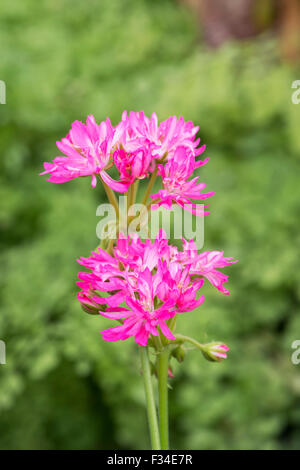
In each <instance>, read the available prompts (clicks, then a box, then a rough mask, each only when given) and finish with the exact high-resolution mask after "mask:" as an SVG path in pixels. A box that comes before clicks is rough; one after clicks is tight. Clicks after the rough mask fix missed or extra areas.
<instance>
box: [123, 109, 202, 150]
mask: <svg viewBox="0 0 300 470" xmlns="http://www.w3.org/2000/svg"><path fill="white" fill-rule="evenodd" d="M120 127H121V135H122V136H121V143H122V146H123V148H124V149H125V150H126V151H127V152H132V151H135V150H137V149H140V148H145V147H150V149H151V152H152V155H153V157H154V158H158V159H161V158H163V157H165V156H166V157H167V159H171V158H172V156H173V155H174V153H175V151H176V149H177V148H178V147H179V146H181V147H185V148H186V149H187V150H189V152H190V153H192V154H193V155H195V156H197V155H199V154H200V153H201V152H202V151H203V150H204V148H205V147H202V148H200V149H197V146H198V145H199V142H200V139H195V136H196V134H197V132H198V130H199V127H197V126H194V124H193V123H192V121H188V122H186V121H184V119H183V117H180V118H179V119H178V118H177V117H176V116H171V117H169V118H168V119H167V120H165V121H163V122H161V123H160V124H158V118H157V115H156V114H155V113H153V114H152V115H151V118H150V119H149V118H148V117H147V116H145V114H144V112H143V111H140V112H133V111H131V112H130V113H129V115H127V111H124V113H123V115H122V121H121V123H120Z"/></svg>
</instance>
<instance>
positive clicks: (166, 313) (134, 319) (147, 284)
mask: <svg viewBox="0 0 300 470" xmlns="http://www.w3.org/2000/svg"><path fill="white" fill-rule="evenodd" d="M161 281H162V280H161V279H157V276H155V275H154V276H153V277H152V276H151V273H150V270H149V269H148V268H146V269H145V271H142V272H140V273H139V274H138V278H137V292H138V293H139V298H138V299H135V298H133V297H127V298H126V304H127V305H128V307H129V308H130V310H128V309H126V308H122V309H119V310H118V309H116V308H115V309H108V310H106V312H102V315H103V316H105V317H108V318H112V319H122V320H124V322H123V324H122V325H121V326H115V327H113V328H108V329H107V330H103V331H101V333H102V335H103V339H104V340H106V341H119V340H125V339H127V338H129V337H130V336H134V338H135V341H136V343H138V344H140V345H141V346H146V345H147V342H148V339H149V335H150V334H152V335H153V336H158V335H159V331H158V330H157V328H158V327H159V328H160V330H161V332H162V333H163V335H164V336H166V337H167V338H168V339H170V340H174V339H175V337H174V335H173V334H172V332H171V330H170V329H169V327H168V325H167V323H166V320H169V319H170V318H172V316H174V315H175V313H176V310H175V308H174V307H175V303H176V299H175V297H174V296H173V297H172V296H170V298H169V299H168V300H167V301H166V302H163V303H162V304H161V305H160V306H159V307H158V308H155V306H154V298H155V297H156V293H157V292H156V290H157V288H158V285H159V282H161Z"/></svg>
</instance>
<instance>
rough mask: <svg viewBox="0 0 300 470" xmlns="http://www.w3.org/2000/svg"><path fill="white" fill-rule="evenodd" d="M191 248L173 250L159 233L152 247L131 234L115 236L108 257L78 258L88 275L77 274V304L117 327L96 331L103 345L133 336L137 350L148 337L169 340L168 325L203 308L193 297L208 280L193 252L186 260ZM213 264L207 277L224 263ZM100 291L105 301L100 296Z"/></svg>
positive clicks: (101, 252) (102, 254)
mask: <svg viewBox="0 0 300 470" xmlns="http://www.w3.org/2000/svg"><path fill="white" fill-rule="evenodd" d="M191 246H192V244H191V243H188V242H186V241H184V250H183V251H180V250H178V249H177V248H176V247H173V246H172V245H170V244H169V243H168V240H167V238H166V234H165V232H164V231H163V230H160V232H159V234H158V236H157V237H156V239H155V240H154V241H153V242H152V241H151V240H146V241H142V240H141V239H140V238H139V237H138V236H137V235H136V234H133V235H129V236H128V237H125V236H124V235H122V234H120V235H119V238H118V240H117V243H116V246H115V248H114V250H113V254H112V255H109V254H108V253H106V252H105V251H104V250H102V249H99V250H98V252H97V253H96V252H95V253H92V255H91V256H90V257H88V258H80V260H79V263H80V264H82V265H83V266H85V267H86V268H88V269H89V270H90V271H91V272H80V273H79V278H80V281H79V282H78V283H77V284H78V285H79V287H81V289H82V291H81V294H80V297H79V300H80V299H82V300H83V301H84V303H85V304H86V306H87V307H88V308H93V309H94V308H95V304H98V305H99V314H101V315H102V316H104V317H108V318H111V319H115V320H118V321H121V323H122V324H121V325H118V326H115V327H113V328H109V329H107V330H104V331H102V334H103V339H105V340H107V341H118V340H124V339H127V338H129V337H131V336H133V337H134V338H135V341H136V342H137V343H138V344H141V345H145V344H147V342H148V339H149V335H153V336H157V335H158V334H162V335H163V336H165V337H166V338H167V339H168V340H171V341H172V340H174V339H175V336H176V335H175V336H174V333H173V332H172V331H171V329H170V320H171V319H172V318H173V317H174V316H175V315H177V314H179V313H184V312H189V311H191V310H194V309H195V308H197V307H199V306H200V305H202V304H203V302H204V296H203V295H200V296H199V295H198V293H199V291H200V290H201V288H202V286H203V283H204V279H205V278H209V266H208V265H207V266H206V270H205V272H204V271H203V270H199V269H198V268H199V266H198V263H199V259H200V258H199V257H200V256H201V255H198V254H197V252H196V253H194V254H193V257H192V258H191V259H190V260H188V259H187V253H188V252H189V251H188V248H187V247H191ZM205 253H206V254H205V256H206V257H207V256H209V255H208V254H207V253H209V252H205ZM212 253H214V252H212ZM212 257H213V258H214V257H215V255H213V256H212ZM218 259H219V261H216V262H215V263H212V264H211V265H210V269H211V272H212V273H213V274H215V273H214V270H215V267H216V266H218V267H220V266H221V265H224V266H225V265H226V262H225V261H224V260H225V259H224V260H223V261H221V259H220V258H218ZM198 271H199V272H198ZM220 274H222V273H220ZM95 291H99V292H100V293H99V294H95ZM101 291H102V292H106V293H107V295H106V296H105V297H103V296H101ZM87 299H90V304H89V303H88V300H87ZM124 304H125V305H126V306H124Z"/></svg>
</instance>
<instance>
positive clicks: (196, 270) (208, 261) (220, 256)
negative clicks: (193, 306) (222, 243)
mask: <svg viewBox="0 0 300 470" xmlns="http://www.w3.org/2000/svg"><path fill="white" fill-rule="evenodd" d="M180 257H181V260H182V262H183V263H186V264H188V265H190V272H191V274H194V275H198V276H199V275H200V276H203V277H205V278H206V279H207V280H208V281H209V282H210V283H211V284H212V285H213V286H215V287H216V288H217V289H218V290H219V291H220V292H222V293H223V294H227V295H228V294H229V293H230V292H229V290H228V289H226V288H225V287H224V285H223V284H224V283H225V282H227V281H228V276H227V275H226V274H224V273H222V272H221V271H218V269H217V268H225V267H226V266H229V265H231V264H234V263H237V260H234V259H233V258H225V257H224V251H203V252H202V253H199V254H197V247H196V244H195V242H194V241H193V240H190V241H189V242H187V241H186V240H183V252H182V254H181V255H180Z"/></svg>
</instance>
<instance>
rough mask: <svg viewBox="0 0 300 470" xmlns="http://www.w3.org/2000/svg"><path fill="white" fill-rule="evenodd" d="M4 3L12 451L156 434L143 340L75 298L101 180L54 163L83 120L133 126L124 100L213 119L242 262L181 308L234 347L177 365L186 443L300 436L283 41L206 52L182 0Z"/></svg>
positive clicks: (216, 165) (127, 443)
mask: <svg viewBox="0 0 300 470" xmlns="http://www.w3.org/2000/svg"><path fill="white" fill-rule="evenodd" d="M0 12H1V17H0V43H1V64H0V79H1V80H4V81H5V82H6V86H7V98H6V101H7V104H6V105H1V106H0V146H1V161H0V166H1V173H0V180H1V186H0V199H1V208H0V227H1V240H0V246H1V255H0V258H1V266H2V268H1V278H0V289H1V296H0V308H1V314H0V339H3V340H4V341H5V342H6V347H7V358H6V360H7V364H6V365H0V411H1V413H0V427H1V429H2V433H1V436H0V448H4V449H11V448H17V449H30V448H44V449H78V448H84V449H93V448H99V449H110V448H137V449H140V448H146V447H148V434H147V431H146V422H145V418H146V415H145V410H144V396H143V388H142V380H141V377H140V373H139V362H138V355H137V348H136V347H135V345H134V344H133V342H132V341H127V342H124V343H120V344H119V343H116V344H110V343H105V342H103V341H102V340H101V336H100V334H99V330H101V329H103V328H105V327H107V326H109V325H111V322H110V321H109V320H105V319H102V318H100V317H99V318H98V317H97V318H95V317H91V316H88V315H85V314H84V313H83V312H82V310H81V309H80V306H79V305H78V303H77V301H76V297H75V296H76V286H75V280H76V276H77V271H78V265H77V264H76V258H77V257H79V256H81V255H83V256H86V255H87V254H88V253H89V251H90V250H91V249H93V248H94V247H95V246H96V244H97V239H96V234H95V228H96V224H97V222H98V220H97V218H96V215H95V212H96V207H97V205H98V204H99V203H100V202H101V201H102V200H103V193H102V190H101V188H100V186H98V187H97V188H96V189H95V190H93V189H92V188H91V186H90V179H80V180H77V181H73V182H70V183H66V184H64V185H53V184H50V183H46V182H45V177H39V176H38V173H39V172H40V171H41V169H42V162H43V161H50V160H52V158H53V157H54V156H56V155H57V150H56V147H55V140H57V139H60V138H61V137H63V136H64V135H65V134H66V133H67V131H68V129H69V127H70V124H71V122H72V121H73V120H75V119H80V120H84V119H85V117H86V115H87V114H94V115H95V117H96V119H97V120H98V121H100V120H101V119H103V118H105V117H106V116H110V117H111V119H112V121H113V122H114V123H116V122H117V121H118V120H119V119H120V115H121V112H122V111H123V109H128V110H131V109H133V110H140V109H144V110H145V112H146V113H151V112H152V111H156V112H157V113H158V115H159V117H160V119H161V120H162V119H165V118H166V117H168V116H169V115H170V114H176V115H183V116H184V117H185V119H192V120H194V122H195V123H197V124H200V127H201V129H200V135H201V138H202V141H203V142H205V143H206V144H207V145H208V150H207V154H208V155H210V156H211V161H210V163H209V164H208V165H207V166H206V167H205V168H204V169H203V170H201V176H202V177H203V181H205V182H207V187H208V190H209V191H210V190H213V191H216V195H215V196H214V198H213V199H212V200H211V205H210V209H211V214H210V215H209V216H208V217H206V219H205V249H224V250H225V255H227V256H234V257H235V258H238V259H239V260H240V262H239V263H238V264H237V265H234V266H232V267H231V268H228V270H227V272H228V274H230V286H229V287H230V289H231V295H230V296H229V297H228V296H223V295H222V294H220V293H219V292H217V291H216V290H214V289H213V288H212V287H209V286H207V287H206V288H205V294H206V301H205V303H204V305H203V306H201V308H199V310H198V311H196V312H193V313H187V314H182V316H181V319H180V322H179V329H180V331H181V332H182V333H186V334H192V335H193V336H195V337H196V338H198V339H199V340H200V341H211V340H223V341H225V342H226V343H227V344H229V345H230V347H231V352H230V355H229V359H228V360H227V361H226V362H224V363H222V364H211V363H208V362H206V361H204V360H203V358H202V356H201V355H200V354H198V353H197V352H196V351H191V352H189V354H188V355H187V358H186V360H185V362H184V364H181V365H180V366H179V365H177V366H176V364H174V368H175V378H174V379H172V387H173V390H172V391H171V392H170V410H171V442H172V443H173V448H176V447H177V448H186V449H191V448H195V449H204V448H206V449H240V448H246V449H254V448H259V449H278V448H297V447H299V439H300V365H299V366H296V365H293V364H292V363H291V359H290V358H291V353H292V349H291V343H292V341H293V340H295V339H300V315H299V313H300V312H299V310H300V308H299V298H300V289H299V285H300V282H299V281H300V274H299V268H298V264H299V248H300V234H299V216H300V185H299V155H300V132H299V125H300V121H299V117H300V105H299V106H297V105H293V104H292V103H291V91H292V90H291V83H292V81H293V80H295V79H297V78H299V75H300V73H299V72H300V71H299V70H298V76H297V71H296V70H291V69H289V68H287V67H285V66H283V65H282V64H280V62H279V61H278V58H277V54H276V44H273V43H272V41H271V40H268V39H266V38H263V39H259V40H258V41H256V42H254V43H249V44H242V45H241V44H240V45H230V46H226V47H224V48H222V49H221V50H219V51H217V52H207V51H206V50H204V49H203V47H202V46H201V44H197V42H196V36H197V33H196V25H195V23H194V21H193V19H192V17H191V15H190V13H189V12H188V11H186V10H185V9H184V8H183V7H182V6H180V5H178V4H177V3H175V2H173V1H168V0H163V1H150V0H149V1H146V0H142V1H134V0H115V1H113V2H112V1H110V0H103V1H101V2H99V1H98V0H89V2H82V1H79V0H72V1H71V0H63V1H53V0H52V1H50V0H43V1H40V2H36V1H35V0H23V1H22V2H2V3H1V6H0Z"/></svg>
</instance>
